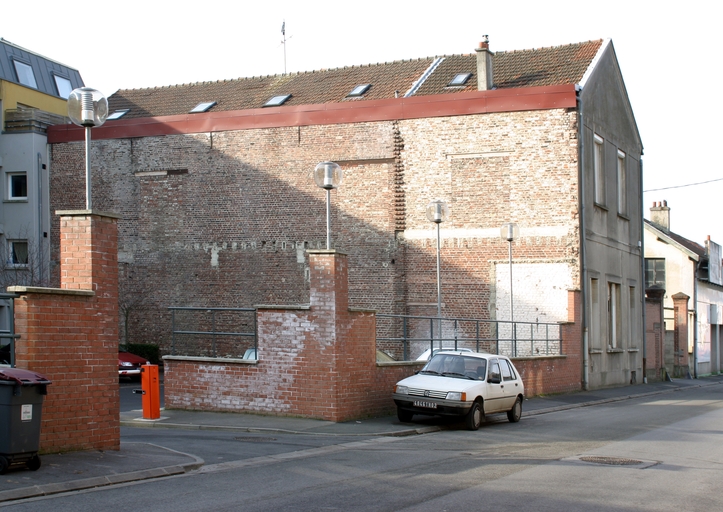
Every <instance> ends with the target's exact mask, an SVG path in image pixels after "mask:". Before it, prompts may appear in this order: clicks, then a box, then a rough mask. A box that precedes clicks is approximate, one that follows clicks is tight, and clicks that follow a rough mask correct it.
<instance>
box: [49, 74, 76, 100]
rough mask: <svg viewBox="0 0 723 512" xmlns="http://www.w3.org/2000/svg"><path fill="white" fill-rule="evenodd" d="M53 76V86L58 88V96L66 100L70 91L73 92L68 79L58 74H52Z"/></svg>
mask: <svg viewBox="0 0 723 512" xmlns="http://www.w3.org/2000/svg"><path fill="white" fill-rule="evenodd" d="M53 78H54V79H55V87H56V89H58V96H60V97H61V98H63V99H66V100H67V99H68V97H69V96H70V93H71V92H73V86H72V85H71V83H70V80H68V79H67V78H65V77H63V76H59V75H53Z"/></svg>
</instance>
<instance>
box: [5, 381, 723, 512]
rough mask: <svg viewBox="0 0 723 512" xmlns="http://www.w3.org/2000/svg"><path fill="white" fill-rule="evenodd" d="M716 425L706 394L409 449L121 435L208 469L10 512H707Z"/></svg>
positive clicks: (179, 434)
mask: <svg viewBox="0 0 723 512" xmlns="http://www.w3.org/2000/svg"><path fill="white" fill-rule="evenodd" d="M721 425H723V390H722V389H721V386H710V387H705V388H694V389H687V390H683V391H680V392H677V393H675V394H663V395H656V396H651V397H647V398H640V399H635V400H626V401H622V402H615V403H609V404H602V405H597V406H593V407H584V408H579V409H572V410H566V411H560V412H555V413H549V414H542V415H537V416H531V417H527V418H525V417H523V419H522V421H521V422H519V423H517V424H511V423H508V422H506V421H498V422H493V423H488V424H484V425H483V426H482V428H480V430H479V431H477V432H470V431H467V430H462V428H463V427H462V426H459V427H457V426H448V428H446V429H445V430H443V431H441V432H437V433H433V434H426V435H420V436H411V437H374V438H360V437H355V438H354V439H349V438H340V437H333V436H306V435H283V436H279V435H267V434H244V435H239V434H234V433H225V432H224V433H220V432H207V431H177V430H164V429H123V431H122V436H123V439H124V440H133V441H143V442H152V443H154V444H159V445H162V446H166V447H169V448H173V449H177V450H181V451H185V452H187V453H193V454H195V455H198V456H200V457H202V458H204V460H205V461H206V465H205V466H204V467H203V468H201V470H199V471H198V472H195V473H191V474H188V475H184V476H179V477H170V478H165V479H159V480H150V481H144V482H139V483H135V484H127V485H122V486H115V487H106V488H102V489H97V490H91V491H83V492H78V493H73V494H68V495H57V496H52V497H49V498H42V499H34V500H29V501H27V502H24V503H14V504H12V505H9V506H7V507H6V508H7V509H8V510H12V511H44V510H49V511H50V510H52V511H60V512H63V511H77V510H94V511H103V510H118V509H119V508H122V509H124V510H135V509H145V508H150V509H152V510H154V511H174V512H176V511H198V510H214V511H232V510H233V511H235V510H250V511H262V510H263V511H267V510H374V511H386V510H388V511H398V510H415V511H416V510H421V511H432V510H434V511H440V510H495V511H499V510H520V511H532V510H534V511H535V512H539V511H547V510H555V511H560V510H565V511H568V510H585V511H597V510H600V511H647V510H650V511H653V510H655V511H659V510H676V509H677V510H694V511H695V510H717V509H719V508H720V499H719V482H720V478H721V476H720V475H721V474H722V473H721V469H722V468H723V443H721V442H720V440H721V434H723V430H721ZM0 508H2V507H0Z"/></svg>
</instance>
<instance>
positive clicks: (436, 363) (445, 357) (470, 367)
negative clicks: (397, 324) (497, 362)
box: [419, 354, 487, 380]
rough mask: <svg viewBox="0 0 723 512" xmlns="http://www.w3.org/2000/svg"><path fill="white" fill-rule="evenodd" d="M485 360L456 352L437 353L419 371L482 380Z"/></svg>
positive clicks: (485, 369) (485, 368) (427, 373)
mask: <svg viewBox="0 0 723 512" xmlns="http://www.w3.org/2000/svg"><path fill="white" fill-rule="evenodd" d="M486 371H487V360H485V359H480V358H478V357H466V356H459V355H456V354H437V355H435V356H434V357H433V358H432V359H431V361H429V362H428V363H427V364H426V365H425V366H424V368H422V369H421V370H420V372H419V373H423V374H426V375H442V376H444V377H458V378H463V379H474V380H478V379H479V380H484V378H485V373H486Z"/></svg>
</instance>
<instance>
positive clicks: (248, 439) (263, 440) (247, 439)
mask: <svg viewBox="0 0 723 512" xmlns="http://www.w3.org/2000/svg"><path fill="white" fill-rule="evenodd" d="M233 439H234V441H243V442H245V443H268V442H269V441H276V438H275V437H253V436H246V437H234V438H233Z"/></svg>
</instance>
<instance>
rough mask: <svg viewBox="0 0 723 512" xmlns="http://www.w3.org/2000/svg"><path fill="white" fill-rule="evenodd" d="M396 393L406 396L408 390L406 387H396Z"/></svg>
mask: <svg viewBox="0 0 723 512" xmlns="http://www.w3.org/2000/svg"><path fill="white" fill-rule="evenodd" d="M397 393H398V394H400V395H408V394H409V388H408V387H407V386H397Z"/></svg>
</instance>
